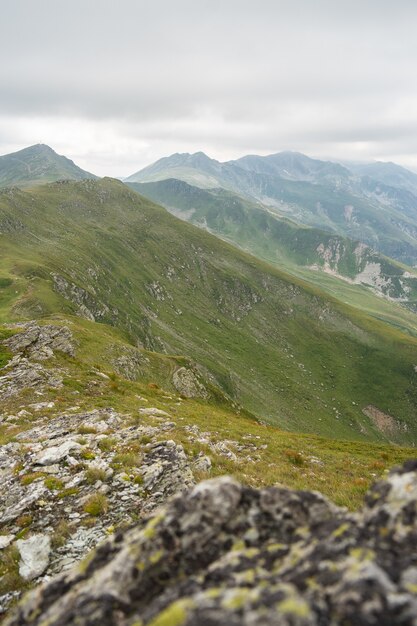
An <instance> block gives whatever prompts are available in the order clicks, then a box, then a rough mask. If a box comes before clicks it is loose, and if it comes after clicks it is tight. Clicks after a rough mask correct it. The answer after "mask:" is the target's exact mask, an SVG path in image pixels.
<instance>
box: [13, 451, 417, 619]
mask: <svg viewBox="0 0 417 626" xmlns="http://www.w3.org/2000/svg"><path fill="white" fill-rule="evenodd" d="M416 483H417V471H416V462H415V461H412V462H409V463H406V464H405V465H404V466H403V467H402V468H399V469H397V470H395V471H394V472H392V473H391V474H390V476H389V477H388V478H387V479H386V480H385V481H383V482H380V483H377V484H376V485H375V486H374V487H373V489H372V490H371V491H370V492H369V493H368V495H367V496H366V499H365V504H364V506H363V508H362V510H361V511H359V512H358V513H357V514H355V515H352V514H349V513H347V512H346V511H345V510H343V509H337V508H336V507H334V505H332V504H331V503H330V502H329V501H327V500H326V499H325V498H323V497H322V496H320V495H319V494H317V493H311V492H305V491H304V492H294V491H290V490H287V489H283V488H276V487H275V488H274V487H272V488H268V489H264V490H261V491H259V490H254V489H249V488H247V487H244V486H242V485H240V484H239V483H238V482H236V481H234V480H233V479H230V478H221V479H217V480H215V481H207V482H203V483H201V484H199V485H198V486H196V487H194V488H193V489H192V490H191V491H188V492H186V493H185V494H184V495H181V496H178V497H177V498H175V499H174V500H173V501H171V502H170V504H168V505H167V506H166V507H164V508H162V509H160V510H159V511H158V513H157V514H155V515H154V516H153V517H151V518H150V519H147V520H145V521H144V522H143V523H142V524H140V525H138V526H137V527H136V528H133V529H131V530H129V531H127V532H124V533H117V534H116V535H115V536H114V537H113V538H112V539H109V540H107V541H106V542H104V543H102V544H101V545H100V547H99V548H98V549H97V551H96V552H95V553H94V554H92V555H90V556H89V558H88V560H86V561H84V563H83V564H82V565H81V566H80V567H78V568H76V569H73V570H71V571H70V572H68V573H64V574H63V575H61V576H60V577H59V578H56V579H54V580H53V581H51V582H50V583H49V584H48V583H47V584H46V585H45V586H43V587H40V588H38V589H36V590H35V591H34V592H32V593H31V594H30V595H29V596H28V597H27V598H26V599H25V601H24V602H23V603H22V605H21V606H20V607H19V608H18V609H17V610H16V611H15V613H14V615H12V616H11V617H10V618H9V619H7V620H6V622H5V623H6V626H24V625H29V624H31V625H32V626H36V625H38V626H41V625H44V624H50V625H51V626H52V625H56V626H58V624H59V625H60V626H66V625H68V626H69V625H72V624H75V623H77V624H79V626H91V625H92V624H108V625H109V626H113V625H114V626H116V625H117V626H133V625H134V624H135V625H136V624H144V625H147V624H149V625H151V626H168V625H169V626H179V625H186V626H197V625H201V624H213V625H214V624H216V625H221V624H225V625H226V624H228V625H230V624H233V625H236V626H237V625H238V624H245V625H247V626H261V625H265V624H271V625H276V626H319V624H320V625H323V624H328V625H329V626H336V625H341V624H343V625H344V626H357V625H358V624H361V625H362V626H371V625H374V624H379V625H381V626H395V625H400V624H401V625H402V626H415V624H416V623H417V602H416V597H415V588H416V581H417V567H416V563H417V555H416V550H415V533H416V515H415V511H416V504H417V491H416Z"/></svg>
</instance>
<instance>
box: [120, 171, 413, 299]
mask: <svg viewBox="0 0 417 626" xmlns="http://www.w3.org/2000/svg"><path fill="white" fill-rule="evenodd" d="M129 186H130V187H131V188H132V189H134V190H135V191H137V192H138V193H141V194H143V195H144V196H146V197H148V198H150V199H151V200H154V201H155V202H158V203H159V204H162V205H163V206H165V207H166V208H167V209H168V210H169V211H170V212H171V213H173V214H174V215H177V216H178V217H180V218H182V219H185V220H187V221H188V222H190V223H192V224H195V225H196V226H199V227H201V228H205V229H207V230H208V231H210V232H212V233H214V234H216V235H218V236H220V237H222V238H224V239H225V240H227V241H231V242H233V243H235V244H237V245H238V246H240V247H241V248H243V249H246V250H248V251H249V252H251V253H252V254H255V255H256V256H257V257H259V258H262V259H265V260H266V261H268V262H270V263H274V264H276V265H277V266H278V267H281V268H282V267H285V269H286V270H288V271H291V269H293V266H296V267H301V268H304V269H305V270H313V271H323V272H325V273H327V274H329V275H331V276H335V277H336V278H341V279H342V280H345V281H347V282H349V283H351V284H358V285H365V286H367V287H369V288H370V289H371V290H372V291H373V293H375V294H377V295H380V296H382V297H385V298H386V299H389V300H391V301H396V302H399V303H402V304H404V305H406V306H407V307H409V308H410V309H411V310H412V311H417V274H415V273H414V272H413V270H412V269H411V268H408V269H406V268H405V267H404V266H401V265H400V264H399V263H396V262H395V261H393V260H391V259H388V258H387V257H384V256H383V255H381V254H379V253H378V252H376V251H374V250H372V248H370V247H369V246H366V245H365V244H362V243H360V242H358V241H352V240H350V239H346V238H344V237H340V236H338V235H335V234H333V235H331V234H329V233H328V232H326V231H322V230H318V229H315V228H307V227H303V226H299V225H298V224H296V223H295V222H292V221H290V220H288V219H285V218H282V217H279V216H278V215H277V214H275V213H272V212H271V211H270V210H268V209H267V208H266V207H264V206H263V205H261V204H260V203H256V204H255V203H254V202H250V201H249V200H245V199H244V198H242V197H241V196H239V195H237V194H234V193H232V192H230V191H225V190H222V189H200V188H198V187H193V186H191V185H189V184H188V183H185V182H183V181H180V180H175V179H169V180H163V181H159V182H155V183H129ZM305 276H306V278H308V273H307V272H306V273H305ZM313 280H317V279H316V278H314V279H313Z"/></svg>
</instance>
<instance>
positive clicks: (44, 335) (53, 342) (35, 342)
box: [3, 322, 75, 360]
mask: <svg viewBox="0 0 417 626" xmlns="http://www.w3.org/2000/svg"><path fill="white" fill-rule="evenodd" d="M21 328H23V330H22V332H18V333H16V334H15V335H13V336H12V337H10V338H9V339H7V340H5V341H4V342H3V343H4V344H5V345H6V346H7V347H8V348H9V349H10V350H11V351H12V352H14V353H23V352H24V353H25V354H27V355H28V356H30V357H31V358H33V359H36V360H45V359H49V358H51V357H52V356H53V355H54V351H55V350H59V351H60V352H64V353H65V354H68V355H69V356H75V350H74V345H73V340H72V333H71V331H70V330H69V328H68V327H67V326H52V325H46V326H39V325H38V324H36V322H28V323H27V324H23V325H22V326H21Z"/></svg>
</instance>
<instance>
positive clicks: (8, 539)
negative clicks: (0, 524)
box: [0, 535, 15, 550]
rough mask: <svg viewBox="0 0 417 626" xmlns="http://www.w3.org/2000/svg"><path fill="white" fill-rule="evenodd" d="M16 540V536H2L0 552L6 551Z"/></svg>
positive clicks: (0, 538) (0, 536) (0, 537)
mask: <svg viewBox="0 0 417 626" xmlns="http://www.w3.org/2000/svg"><path fill="white" fill-rule="evenodd" d="M14 538H15V536H14V535H0V550H4V548H7V546H10V544H11V543H12V541H13V540H14Z"/></svg>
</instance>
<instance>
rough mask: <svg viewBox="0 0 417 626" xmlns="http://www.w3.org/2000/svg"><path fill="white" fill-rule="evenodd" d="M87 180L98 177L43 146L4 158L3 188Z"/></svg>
mask: <svg viewBox="0 0 417 626" xmlns="http://www.w3.org/2000/svg"><path fill="white" fill-rule="evenodd" d="M86 178H92V179H94V178H97V176H94V174H90V173H89V172H86V171H85V170H82V169H81V168H80V167H78V166H77V165H75V163H73V161H71V160H70V159H67V157H65V156H61V155H59V154H57V153H56V152H54V150H52V148H50V147H49V146H45V145H43V144H37V145H35V146H30V147H29V148H24V149H23V150H19V151H18V152H13V153H12V154H5V155H3V156H0V187H13V186H18V187H30V186H33V185H38V184H43V183H48V182H54V181H57V180H84V179H86Z"/></svg>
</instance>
